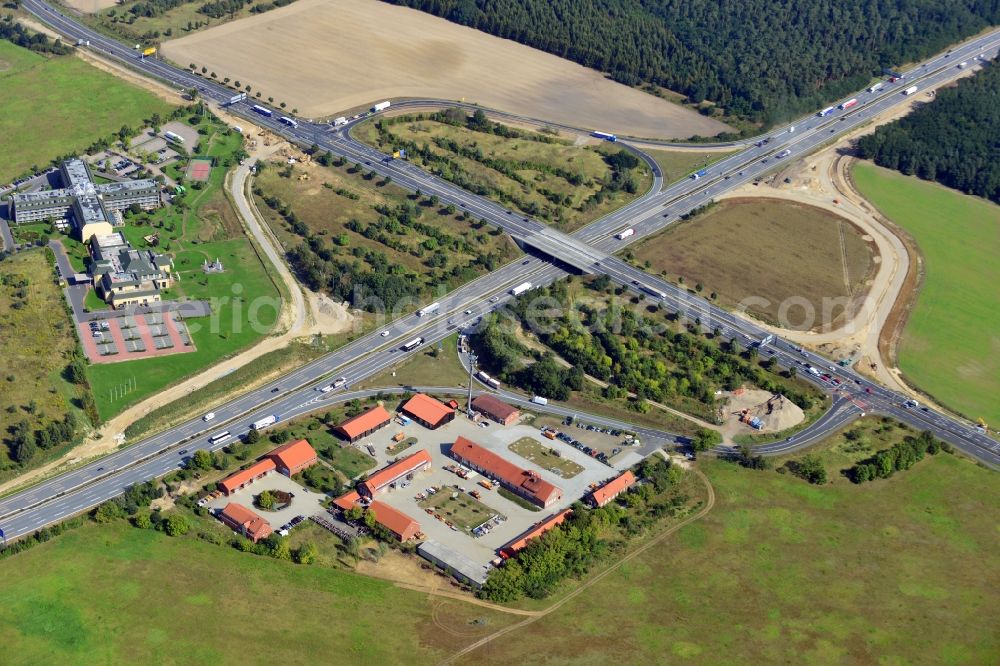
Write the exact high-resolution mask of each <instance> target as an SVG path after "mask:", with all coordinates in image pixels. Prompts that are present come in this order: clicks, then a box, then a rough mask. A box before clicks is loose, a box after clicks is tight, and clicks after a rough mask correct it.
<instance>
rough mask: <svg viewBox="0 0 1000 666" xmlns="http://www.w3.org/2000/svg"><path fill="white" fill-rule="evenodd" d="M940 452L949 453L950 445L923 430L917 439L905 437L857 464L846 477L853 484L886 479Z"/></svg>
mask: <svg viewBox="0 0 1000 666" xmlns="http://www.w3.org/2000/svg"><path fill="white" fill-rule="evenodd" d="M941 451H946V452H948V453H951V451H952V448H951V445H950V444H948V443H947V442H941V441H939V440H938V439H937V438H935V437H934V435H933V434H932V433H931V432H929V431H927V430H925V431H923V432H922V433H920V435H918V436H917V437H911V436H907V437H905V438H903V441H901V442H898V443H896V444H893V445H892V446H890V447H889V448H888V449H883V450H882V451H879V452H878V453H876V454H875V455H873V456H872V457H870V458H867V459H865V460H862V461H861V462H859V463H857V464H856V465H854V467H852V468H850V469H849V470H848V471H847V477H848V478H849V479H850V480H851V481H853V482H854V483H866V482H868V481H874V480H875V479H888V478H889V477H890V476H892V475H893V474H895V473H896V472H902V471H904V470H907V469H910V468H911V467H913V465H915V464H916V463H918V462H920V461H921V460H923V459H924V455H925V454H927V455H932V456H933V455H937V454H938V453H939V452H941Z"/></svg>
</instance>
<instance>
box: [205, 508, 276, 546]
mask: <svg viewBox="0 0 1000 666" xmlns="http://www.w3.org/2000/svg"><path fill="white" fill-rule="evenodd" d="M219 519H220V520H221V521H222V522H223V523H224V524H226V525H227V526H229V527H231V528H232V529H234V530H235V531H237V532H239V533H240V534H242V535H243V536H245V537H246V538H248V539H250V540H251V541H253V542H254V543H257V542H258V541H260V540H261V539H266V538H267V537H269V536H271V532H273V531H274V530H272V529H271V524H270V523H269V522H267V521H266V520H265V519H264V518H263V517H261V516H260V515H258V514H257V513H256V512H255V511H251V510H250V509H248V508H246V507H245V506H243V505H241V504H235V503H233V502H230V503H229V504H227V505H226V506H225V508H223V509H222V511H220V512H219Z"/></svg>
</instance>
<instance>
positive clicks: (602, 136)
mask: <svg viewBox="0 0 1000 666" xmlns="http://www.w3.org/2000/svg"><path fill="white" fill-rule="evenodd" d="M590 136H592V137H595V138H597V139H604V140H605V141H610V142H611V143H614V142H615V141H617V140H618V137H617V136H615V135H614V134H608V133H607V132H591V133H590Z"/></svg>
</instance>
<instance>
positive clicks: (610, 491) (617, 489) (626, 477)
mask: <svg viewBox="0 0 1000 666" xmlns="http://www.w3.org/2000/svg"><path fill="white" fill-rule="evenodd" d="M633 485H635V474H633V473H632V472H631V471H629V470H626V471H625V473H624V474H622V475H621V476H619V477H617V478H615V479H613V480H611V481H608V482H607V483H605V484H604V485H603V486H601V487H600V488H598V489H597V490H595V491H594V492H593V494H591V496H590V499H591V500H592V501H593V502H594V506H597V507H601V506H604V505H606V504H607V503H608V502H610V501H611V500H613V499H614V498H616V497H618V496H619V495H621V494H622V493H623V492H625V491H626V490H628V489H629V488H631V487H632V486H633Z"/></svg>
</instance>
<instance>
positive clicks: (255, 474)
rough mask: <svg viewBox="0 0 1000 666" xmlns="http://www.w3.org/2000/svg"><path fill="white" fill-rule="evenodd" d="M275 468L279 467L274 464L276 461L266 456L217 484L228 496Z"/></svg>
mask: <svg viewBox="0 0 1000 666" xmlns="http://www.w3.org/2000/svg"><path fill="white" fill-rule="evenodd" d="M275 469H277V468H276V467H275V465H274V461H273V460H271V459H270V458H265V459H264V460H258V461H257V462H255V463H254V464H252V465H250V466H249V467H247V468H246V469H241V470H240V471H238V472H235V473H233V474H230V475H229V476H227V477H226V478H224V479H223V480H222V481H219V483H218V484H217V485H218V487H219V490H221V491H222V492H223V493H224V494H225V495H226V497H228V496H230V495H232V494H233V493H235V492H236V491H237V490H241V489H243V488H245V487H247V486H249V485H250V484H251V483H253V482H254V481H259V480H260V479H263V478H264V477H265V476H267V475H268V474H270V473H271V472H273V471H274V470H275Z"/></svg>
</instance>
